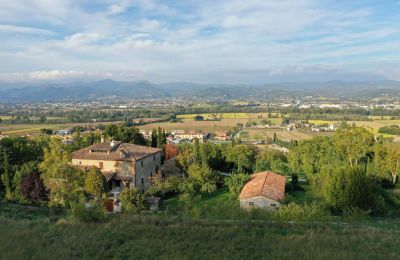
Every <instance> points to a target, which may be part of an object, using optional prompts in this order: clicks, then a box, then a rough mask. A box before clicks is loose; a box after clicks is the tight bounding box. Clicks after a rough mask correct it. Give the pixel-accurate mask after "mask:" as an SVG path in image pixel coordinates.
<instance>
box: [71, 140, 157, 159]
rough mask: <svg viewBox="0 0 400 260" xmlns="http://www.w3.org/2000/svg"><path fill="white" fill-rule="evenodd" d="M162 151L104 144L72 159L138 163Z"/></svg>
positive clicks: (117, 143)
mask: <svg viewBox="0 0 400 260" xmlns="http://www.w3.org/2000/svg"><path fill="white" fill-rule="evenodd" d="M158 152H161V149H158V148H153V147H148V146H142V145H136V144H128V143H121V142H114V143H112V142H103V143H97V144H94V145H91V146H89V147H86V148H83V149H81V150H78V151H76V152H73V153H72V159H83V160H85V159H86V160H103V161H137V160H140V159H143V158H145V157H147V156H149V155H152V154H155V153H158Z"/></svg>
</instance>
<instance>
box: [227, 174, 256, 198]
mask: <svg viewBox="0 0 400 260" xmlns="http://www.w3.org/2000/svg"><path fill="white" fill-rule="evenodd" d="M249 178H250V177H249V175H247V174H244V173H236V174H232V175H231V176H229V177H227V178H226V179H225V183H226V184H227V185H228V188H229V191H230V192H231V193H232V194H235V195H236V196H238V195H239V194H240V192H241V191H242V189H243V186H244V185H245V184H246V182H247V181H248V180H249Z"/></svg>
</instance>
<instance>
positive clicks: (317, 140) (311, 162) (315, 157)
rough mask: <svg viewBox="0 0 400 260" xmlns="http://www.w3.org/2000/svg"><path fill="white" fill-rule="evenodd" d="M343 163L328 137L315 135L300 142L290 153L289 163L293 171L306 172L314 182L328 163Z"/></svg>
mask: <svg viewBox="0 0 400 260" xmlns="http://www.w3.org/2000/svg"><path fill="white" fill-rule="evenodd" d="M335 164H342V162H341V158H340V155H339V154H338V153H337V150H336V149H335V147H334V144H333V141H332V139H331V138H328V137H314V138H313V139H311V140H307V141H303V142H300V143H299V145H297V146H295V147H294V148H292V149H291V151H290V153H289V165H290V168H291V171H292V172H293V173H305V174H306V176H307V178H308V180H309V181H311V182H313V181H314V180H315V175H316V174H318V173H319V172H320V171H321V169H322V168H323V167H325V166H326V165H335Z"/></svg>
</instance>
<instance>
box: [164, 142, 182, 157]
mask: <svg viewBox="0 0 400 260" xmlns="http://www.w3.org/2000/svg"><path fill="white" fill-rule="evenodd" d="M178 154H179V147H178V146H177V145H174V144H166V145H165V159H166V160H170V159H172V158H175V157H176V156H178Z"/></svg>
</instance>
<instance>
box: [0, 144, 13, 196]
mask: <svg viewBox="0 0 400 260" xmlns="http://www.w3.org/2000/svg"><path fill="white" fill-rule="evenodd" d="M13 177H14V174H13V172H12V171H11V166H10V160H9V157H8V153H7V151H6V150H3V162H2V175H1V181H2V184H3V185H4V189H5V192H4V193H5V198H6V199H7V200H12V199H13V190H14V183H13Z"/></svg>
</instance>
